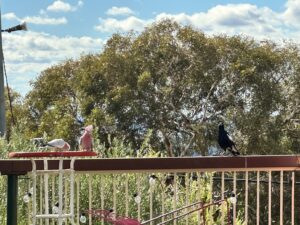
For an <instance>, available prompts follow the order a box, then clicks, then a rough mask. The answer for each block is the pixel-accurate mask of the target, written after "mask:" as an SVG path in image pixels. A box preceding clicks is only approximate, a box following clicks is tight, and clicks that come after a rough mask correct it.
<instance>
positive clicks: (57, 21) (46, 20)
mask: <svg viewBox="0 0 300 225" xmlns="http://www.w3.org/2000/svg"><path fill="white" fill-rule="evenodd" d="M23 20H24V21H26V22H27V23H33V24H43V25H46V24H47V25H61V24H67V23H68V21H67V19H66V18H65V17H61V18H50V17H41V16H27V17H24V19H23Z"/></svg>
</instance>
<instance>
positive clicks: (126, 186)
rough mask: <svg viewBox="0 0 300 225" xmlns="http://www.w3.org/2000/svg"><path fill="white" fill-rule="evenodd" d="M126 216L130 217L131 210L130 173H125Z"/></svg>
mask: <svg viewBox="0 0 300 225" xmlns="http://www.w3.org/2000/svg"><path fill="white" fill-rule="evenodd" d="M125 176H126V179H125V216H126V217H128V211H129V205H128V204H129V195H128V180H129V177H128V174H125Z"/></svg>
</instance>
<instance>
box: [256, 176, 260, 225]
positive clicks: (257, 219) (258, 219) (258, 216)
mask: <svg viewBox="0 0 300 225" xmlns="http://www.w3.org/2000/svg"><path fill="white" fill-rule="evenodd" d="M259 187H260V172H259V171H257V178H256V225H259V221H260V213H259V208H260V207H259V201H260V199H259V194H260V188H259Z"/></svg>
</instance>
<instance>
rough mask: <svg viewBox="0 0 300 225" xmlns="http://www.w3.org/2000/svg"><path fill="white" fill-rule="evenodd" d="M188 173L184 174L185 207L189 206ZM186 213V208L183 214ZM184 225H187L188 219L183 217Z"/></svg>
mask: <svg viewBox="0 0 300 225" xmlns="http://www.w3.org/2000/svg"><path fill="white" fill-rule="evenodd" d="M189 175H191V174H189V173H186V174H185V205H189V203H190V200H189V194H190V193H189V190H190V179H189ZM187 212H188V208H186V209H185V213H187ZM185 225H189V217H188V216H186V217H185Z"/></svg>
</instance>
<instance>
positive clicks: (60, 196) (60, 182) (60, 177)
mask: <svg viewBox="0 0 300 225" xmlns="http://www.w3.org/2000/svg"><path fill="white" fill-rule="evenodd" d="M63 162H64V161H63V159H60V160H59V175H58V225H62V223H63V215H62V207H63V173H64V170H63Z"/></svg>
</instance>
